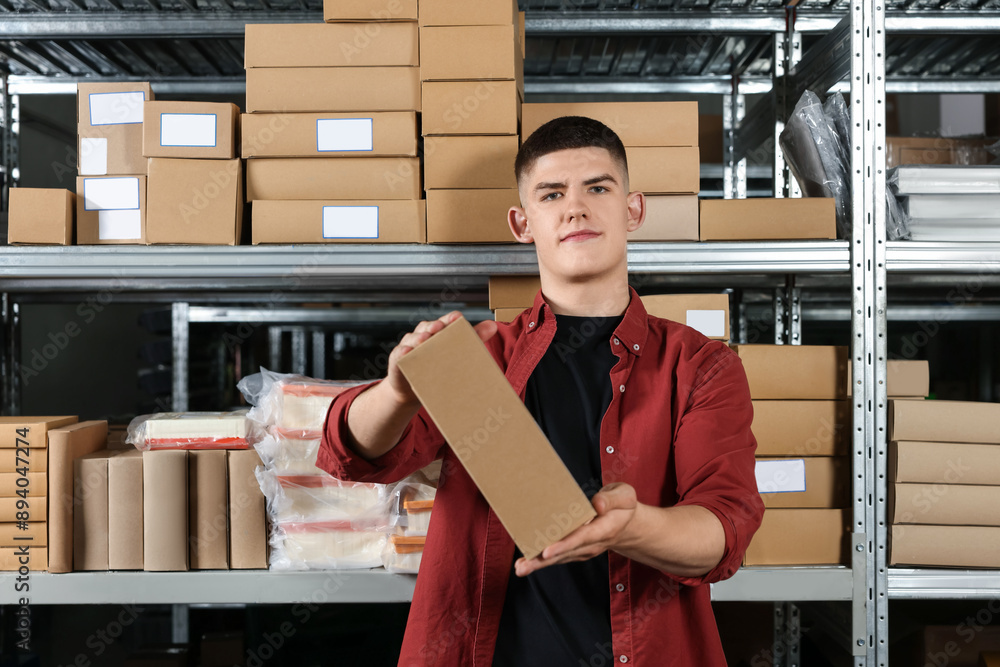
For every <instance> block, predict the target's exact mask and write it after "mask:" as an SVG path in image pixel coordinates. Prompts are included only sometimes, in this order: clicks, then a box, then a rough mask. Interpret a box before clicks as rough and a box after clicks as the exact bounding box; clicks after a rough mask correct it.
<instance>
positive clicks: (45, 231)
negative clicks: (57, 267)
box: [7, 188, 76, 245]
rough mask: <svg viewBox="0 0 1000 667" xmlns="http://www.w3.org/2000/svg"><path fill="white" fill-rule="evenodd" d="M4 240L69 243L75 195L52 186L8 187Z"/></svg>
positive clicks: (52, 243) (30, 242)
mask: <svg viewBox="0 0 1000 667" xmlns="http://www.w3.org/2000/svg"><path fill="white" fill-rule="evenodd" d="M9 207H10V215H9V217H8V226H7V243H9V244H10V245H72V244H73V215H74V213H75V212H76V195H75V194H73V193H72V192H70V191H69V190H60V189H56V188H11V189H10V203H9Z"/></svg>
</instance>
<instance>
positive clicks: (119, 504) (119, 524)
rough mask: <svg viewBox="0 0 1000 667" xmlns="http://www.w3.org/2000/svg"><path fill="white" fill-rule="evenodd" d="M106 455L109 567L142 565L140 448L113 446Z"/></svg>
mask: <svg viewBox="0 0 1000 667" xmlns="http://www.w3.org/2000/svg"><path fill="white" fill-rule="evenodd" d="M112 452H113V453H114V455H113V456H111V457H110V458H109V459H108V568H109V569H111V570H141V569H142V539H143V538H142V532H143V527H142V526H143V524H142V512H143V509H142V452H141V451H140V450H138V449H119V450H112Z"/></svg>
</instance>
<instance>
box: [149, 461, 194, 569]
mask: <svg viewBox="0 0 1000 667" xmlns="http://www.w3.org/2000/svg"><path fill="white" fill-rule="evenodd" d="M187 473H188V464H187V452H186V451H184V450H176V449H158V450H151V451H146V452H143V453H142V527H143V531H142V569H143V570H146V571H150V572H173V571H185V570H187V569H189V563H188V504H187V491H188V483H187Z"/></svg>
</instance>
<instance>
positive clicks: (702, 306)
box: [640, 294, 729, 340]
mask: <svg viewBox="0 0 1000 667" xmlns="http://www.w3.org/2000/svg"><path fill="white" fill-rule="evenodd" d="M640 298H641V299H642V305H643V307H644V308H645V309H646V312H647V313H649V314H650V315H652V316H654V317H662V318H664V319H667V320H672V321H674V322H680V323H681V324H685V325H687V326H689V327H691V328H692V329H695V330H696V331H698V332H700V333H701V334H702V335H704V336H705V337H707V338H712V339H715V340H729V295H728V294H647V295H645V296H642V297H640Z"/></svg>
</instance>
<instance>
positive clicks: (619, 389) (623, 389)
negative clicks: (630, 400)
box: [618, 384, 625, 394]
mask: <svg viewBox="0 0 1000 667" xmlns="http://www.w3.org/2000/svg"><path fill="white" fill-rule="evenodd" d="M618 391H620V392H621V393H623V394H624V393H625V385H623V384H622V385H618Z"/></svg>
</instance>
